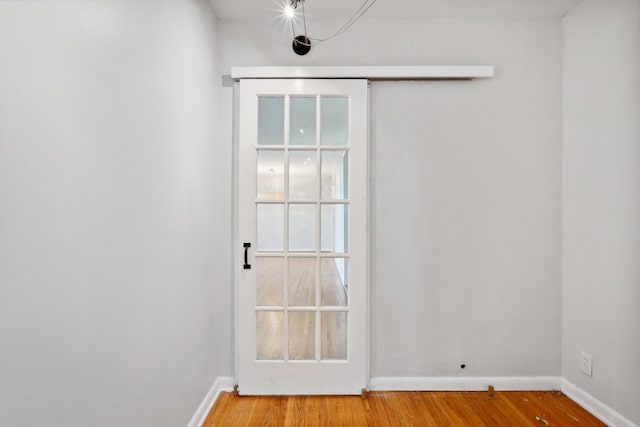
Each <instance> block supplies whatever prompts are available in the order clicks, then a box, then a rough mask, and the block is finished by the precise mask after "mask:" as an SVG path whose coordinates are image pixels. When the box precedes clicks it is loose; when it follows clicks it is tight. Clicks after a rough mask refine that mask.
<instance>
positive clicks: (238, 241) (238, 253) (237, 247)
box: [233, 82, 370, 394]
mask: <svg viewBox="0 0 640 427" xmlns="http://www.w3.org/2000/svg"><path fill="white" fill-rule="evenodd" d="M239 86H240V85H239V83H238V82H236V83H234V94H233V100H234V109H233V177H234V179H233V182H234V186H233V199H234V215H233V217H234V224H233V227H234V230H233V232H234V233H233V235H234V243H233V249H234V252H233V253H234V256H233V262H234V268H233V271H234V320H235V324H234V337H235V340H234V349H235V357H234V359H235V379H236V384H238V379H239V375H240V374H241V373H240V371H239V369H240V357H239V356H240V354H239V351H240V350H239V345H240V336H239V327H238V326H239V320H240V319H239V315H240V310H239V308H240V298H239V295H240V292H239V291H240V286H241V275H242V274H243V269H242V266H241V264H242V263H243V261H244V260H243V254H244V248H243V241H244V240H242V236H241V235H240V219H239V217H240V215H239V209H240V203H241V202H240V194H239V191H240V184H239V182H240V178H239V172H240V164H239V161H240V160H239V159H240V156H239V145H240V132H239V115H240V87H239ZM366 96H367V98H366V117H365V120H364V133H365V135H366V148H365V151H364V153H362V154H361V155H364V156H365V157H366V162H367V168H366V173H365V183H364V188H365V189H366V191H364V193H363V194H361V196H362V197H363V198H364V203H363V205H364V206H365V210H366V213H365V216H366V218H365V220H364V229H365V235H366V245H365V254H364V260H365V268H364V275H365V277H363V285H364V287H365V289H364V294H365V301H364V304H365V306H364V312H365V322H364V333H365V337H364V338H365V343H364V346H363V351H364V357H363V361H364V366H363V367H362V370H363V372H364V382H363V387H365V388H367V389H368V388H369V381H370V288H369V286H370V285H369V278H370V268H369V256H370V254H369V242H370V237H369V228H370V227H369V224H370V219H369V218H370V198H369V191H370V189H369V182H370V177H369V167H370V166H369V161H370V155H369V150H370V148H369V90H368V85H367V94H366ZM254 246H255V245H254ZM253 249H254V248H252V251H253ZM240 392H241V393H243V391H242V390H240ZM328 392H329V393H332V394H338V393H340V392H338V391H334V390H328ZM360 392H361V390H350V391H349V393H348V394H356V393H358V394H359V393H360ZM302 393H305V394H307V393H311V394H314V392H313V390H302ZM243 394H247V393H243ZM273 394H278V393H277V392H276V393H273ZM322 394H325V393H322Z"/></svg>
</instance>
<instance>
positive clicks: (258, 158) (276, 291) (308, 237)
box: [237, 80, 368, 395]
mask: <svg viewBox="0 0 640 427" xmlns="http://www.w3.org/2000/svg"><path fill="white" fill-rule="evenodd" d="M367 114H368V91H367V81H366V80H242V81H241V82H240V96H239V122H238V123H239V127H238V130H239V134H238V141H239V199H238V203H239V212H238V219H239V239H240V241H239V246H240V248H239V250H240V251H241V252H240V258H241V259H240V262H239V264H240V265H239V266H238V267H239V280H238V284H237V286H238V289H237V293H238V301H239V307H238V325H237V328H238V329H237V340H238V342H237V367H238V372H237V375H238V377H237V378H238V385H239V392H240V394H270V395H274V394H359V393H360V392H361V389H363V388H366V382H367V378H366V375H367V367H366V363H367V206H368V203H367V195H368V188H367V160H368V154H367V153H368V150H367V127H368V124H367V121H368V116H367ZM245 260H246V261H245Z"/></svg>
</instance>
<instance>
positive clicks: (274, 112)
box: [258, 96, 284, 145]
mask: <svg viewBox="0 0 640 427" xmlns="http://www.w3.org/2000/svg"><path fill="white" fill-rule="evenodd" d="M258 145H284V96H259V97H258Z"/></svg>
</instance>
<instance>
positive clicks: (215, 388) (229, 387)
mask: <svg viewBox="0 0 640 427" xmlns="http://www.w3.org/2000/svg"><path fill="white" fill-rule="evenodd" d="M234 384H235V380H234V378H233V377H218V378H216V380H215V382H214V383H213V385H212V386H211V389H210V390H209V392H208V393H207V395H206V396H205V397H204V399H202V403H200V406H198V409H197V410H196V413H195V414H193V417H192V418H191V421H189V424H187V427H200V426H202V424H203V423H204V421H205V420H206V419H207V415H209V411H211V408H213V404H214V403H216V400H218V396H220V393H221V392H223V391H233V385H234Z"/></svg>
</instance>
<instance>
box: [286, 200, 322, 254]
mask: <svg viewBox="0 0 640 427" xmlns="http://www.w3.org/2000/svg"><path fill="white" fill-rule="evenodd" d="M289 251H290V252H315V251H316V205H315V204H310V203H304V204H292V205H289Z"/></svg>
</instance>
